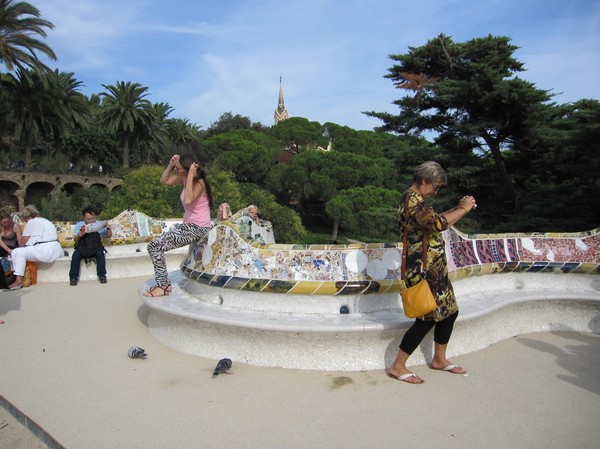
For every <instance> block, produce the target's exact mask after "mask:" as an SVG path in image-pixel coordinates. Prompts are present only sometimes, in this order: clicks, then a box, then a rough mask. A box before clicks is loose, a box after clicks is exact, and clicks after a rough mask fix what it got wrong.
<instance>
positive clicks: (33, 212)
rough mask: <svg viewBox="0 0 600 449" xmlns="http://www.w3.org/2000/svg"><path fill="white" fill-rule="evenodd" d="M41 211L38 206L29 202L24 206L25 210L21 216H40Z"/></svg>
mask: <svg viewBox="0 0 600 449" xmlns="http://www.w3.org/2000/svg"><path fill="white" fill-rule="evenodd" d="M39 216H40V213H39V211H38V210H37V208H36V207H35V206H34V205H33V204H29V205H28V206H25V207H24V208H23V212H21V217H23V218H35V217H39Z"/></svg>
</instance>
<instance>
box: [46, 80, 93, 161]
mask: <svg viewBox="0 0 600 449" xmlns="http://www.w3.org/2000/svg"><path fill="white" fill-rule="evenodd" d="M74 75H75V74H74V73H73V72H69V73H67V72H59V71H58V70H55V71H53V72H47V76H48V78H49V80H50V82H49V89H50V94H51V96H52V100H53V101H52V103H53V104H52V105H48V106H50V107H49V108H48V109H49V110H48V111H47V113H48V115H49V116H50V119H49V122H50V123H49V125H50V126H51V134H52V137H53V141H54V151H55V153H60V152H61V148H62V147H63V145H64V142H65V139H66V138H67V137H68V136H69V135H70V134H71V132H72V131H73V130H76V129H85V128H87V127H88V126H89V123H90V104H89V102H88V99H87V97H86V96H85V95H83V94H82V93H81V92H79V87H80V86H81V85H82V82H81V81H77V80H76V79H75V78H74Z"/></svg>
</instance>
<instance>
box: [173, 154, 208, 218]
mask: <svg viewBox="0 0 600 449" xmlns="http://www.w3.org/2000/svg"><path fill="white" fill-rule="evenodd" d="M179 163H180V164H181V166H182V167H183V168H185V169H186V171H189V169H190V167H191V166H192V164H198V171H197V172H196V176H194V184H195V183H197V182H198V181H200V180H202V181H204V188H205V190H206V196H207V197H208V206H209V207H210V208H211V209H212V208H213V197H212V190H211V189H210V184H209V183H208V179H206V171H204V168H202V166H201V165H200V162H199V161H198V158H197V157H196V156H194V155H193V154H190V153H186V154H182V155H181V156H179Z"/></svg>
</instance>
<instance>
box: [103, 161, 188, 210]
mask: <svg viewBox="0 0 600 449" xmlns="http://www.w3.org/2000/svg"><path fill="white" fill-rule="evenodd" d="M163 171H164V167H160V166H156V165H148V166H145V167H142V168H138V169H135V170H132V171H131V172H130V173H129V174H128V175H126V176H125V178H124V179H123V181H124V182H123V185H122V186H120V187H119V188H118V189H115V191H114V192H113V194H112V195H111V197H110V199H109V201H108V204H107V205H106V210H105V211H104V213H103V216H105V217H114V216H116V215H117V214H119V213H121V212H122V211H124V210H126V209H135V210H138V211H140V212H143V213H145V214H146V215H149V216H151V217H155V218H172V217H181V216H183V207H182V206H181V201H180V200H179V195H180V193H181V186H166V185H163V184H161V183H160V182H159V179H160V175H161V174H162V172H163Z"/></svg>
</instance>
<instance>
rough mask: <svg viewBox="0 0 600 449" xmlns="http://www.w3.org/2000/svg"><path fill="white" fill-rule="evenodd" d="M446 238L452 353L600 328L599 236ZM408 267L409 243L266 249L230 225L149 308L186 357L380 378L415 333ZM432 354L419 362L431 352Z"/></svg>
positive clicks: (194, 250) (157, 329) (417, 357)
mask: <svg viewBox="0 0 600 449" xmlns="http://www.w3.org/2000/svg"><path fill="white" fill-rule="evenodd" d="M445 240H446V246H447V248H446V249H447V254H448V267H449V273H450V276H451V279H452V280H453V284H454V287H455V290H456V293H457V297H458V300H459V304H460V307H461V315H460V318H459V320H458V322H457V325H456V328H455V333H454V335H453V338H452V345H450V347H449V354H450V355H451V356H452V355H454V354H464V353H467V352H471V351H474V350H477V349H481V348H483V347H485V346H487V345H489V344H492V343H494V342H496V341H498V340H501V339H503V338H507V337H509V336H512V335H517V334H521V333H526V332H533V331H544V330H559V329H560V330H578V331H587V332H589V331H593V332H597V331H600V322H599V320H598V319H597V317H598V316H600V312H599V311H600V276H597V275H598V274H600V269H599V266H600V235H599V233H598V230H593V231H590V232H584V233H572V234H506V235H473V236H467V235H464V234H462V233H460V232H459V231H458V230H456V229H454V228H452V229H450V230H448V231H446V234H445ZM400 263H401V244H399V243H391V244H352V245H312V246H302V245H281V244H256V243H251V242H248V241H245V240H244V239H242V238H240V236H239V235H238V234H237V233H236V232H235V230H234V229H233V228H231V227H229V226H226V225H222V224H220V225H217V226H215V227H214V228H213V229H212V230H211V232H210V233H209V235H208V239H207V241H206V242H202V243H201V244H196V245H191V246H190V249H189V252H188V255H187V257H186V258H185V259H184V261H183V262H182V264H181V270H180V271H178V272H175V273H172V275H173V280H174V292H173V294H171V295H170V296H168V297H163V298H145V297H142V300H143V301H144V302H145V303H146V305H148V306H149V307H150V309H151V313H150V315H149V318H148V325H149V327H150V330H151V332H152V333H153V335H154V336H155V337H156V338H157V339H159V340H160V341H162V342H163V343H165V344H167V345H169V346H171V347H173V348H175V349H177V350H180V351H182V352H186V353H190V354H195V355H199V356H204V357H211V358H220V357H224V356H227V357H230V358H232V359H233V360H237V361H241V362H246V363H251V364H257V365H270V366H282V367H289V368H299V369H323V370H363V369H380V368H383V367H384V366H386V365H388V364H389V363H390V361H391V359H393V357H394V356H395V353H396V351H397V346H398V343H399V340H400V338H401V336H402V333H403V331H404V330H405V329H406V328H407V327H408V326H409V325H410V321H409V320H407V319H405V318H404V315H403V313H402V307H401V302H400V300H399V291H400V283H399V281H398V278H399V277H400ZM150 285H151V281H148V282H146V283H145V284H144V285H142V286H141V287H140V294H141V291H143V290H144V289H145V288H147V287H148V286H150ZM428 344H429V346H431V345H432V343H431V341H429V343H428ZM421 347H422V348H423V349H424V352H423V353H420V354H414V355H413V357H412V358H411V362H412V363H413V364H420V363H425V362H426V361H427V357H428V354H430V353H431V351H430V348H428V347H427V343H426V344H425V345H424V346H423V345H422V346H421Z"/></svg>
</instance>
